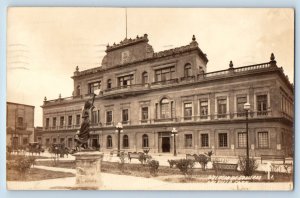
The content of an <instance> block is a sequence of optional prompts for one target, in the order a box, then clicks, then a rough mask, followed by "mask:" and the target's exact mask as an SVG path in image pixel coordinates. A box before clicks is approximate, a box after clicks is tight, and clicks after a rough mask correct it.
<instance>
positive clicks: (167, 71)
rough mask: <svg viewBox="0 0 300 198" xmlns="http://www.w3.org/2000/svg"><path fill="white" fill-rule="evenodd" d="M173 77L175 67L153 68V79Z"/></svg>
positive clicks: (159, 79)
mask: <svg viewBox="0 0 300 198" xmlns="http://www.w3.org/2000/svg"><path fill="white" fill-rule="evenodd" d="M174 77H175V67H168V68H163V69H158V70H155V81H156V82H159V81H167V80H171V79H173V78H174Z"/></svg>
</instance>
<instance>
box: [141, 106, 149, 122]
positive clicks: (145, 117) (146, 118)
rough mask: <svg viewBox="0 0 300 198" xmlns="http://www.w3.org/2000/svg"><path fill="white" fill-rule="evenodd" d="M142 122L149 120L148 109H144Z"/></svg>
mask: <svg viewBox="0 0 300 198" xmlns="http://www.w3.org/2000/svg"><path fill="white" fill-rule="evenodd" d="M142 120H148V107H142Z"/></svg>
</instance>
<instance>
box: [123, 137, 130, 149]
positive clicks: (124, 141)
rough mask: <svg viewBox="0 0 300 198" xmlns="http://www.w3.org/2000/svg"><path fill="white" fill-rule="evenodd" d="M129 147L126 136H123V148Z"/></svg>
mask: <svg viewBox="0 0 300 198" xmlns="http://www.w3.org/2000/svg"><path fill="white" fill-rule="evenodd" d="M128 147H129V140H128V135H124V136H123V148H128Z"/></svg>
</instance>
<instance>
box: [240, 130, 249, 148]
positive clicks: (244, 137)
mask: <svg viewBox="0 0 300 198" xmlns="http://www.w3.org/2000/svg"><path fill="white" fill-rule="evenodd" d="M246 146H247V134H246V133H245V132H240V133H238V147H239V148H246Z"/></svg>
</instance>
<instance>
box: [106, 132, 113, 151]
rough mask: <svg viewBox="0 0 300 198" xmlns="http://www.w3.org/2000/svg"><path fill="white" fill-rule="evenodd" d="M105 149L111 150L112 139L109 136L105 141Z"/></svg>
mask: <svg viewBox="0 0 300 198" xmlns="http://www.w3.org/2000/svg"><path fill="white" fill-rule="evenodd" d="M106 147H107V148H112V137H111V136H110V135H109V136H107V139H106Z"/></svg>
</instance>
